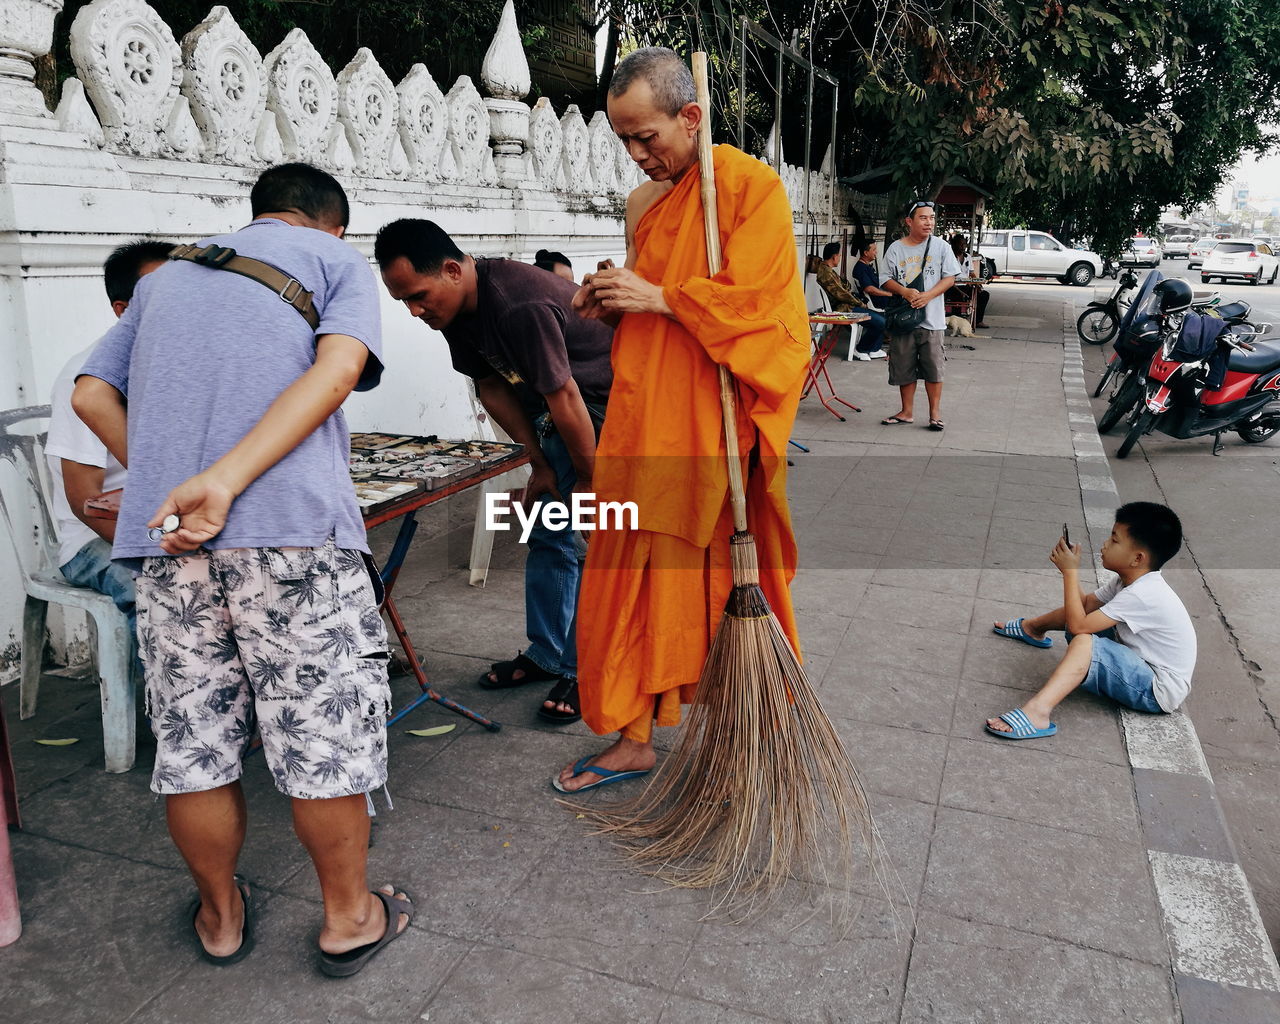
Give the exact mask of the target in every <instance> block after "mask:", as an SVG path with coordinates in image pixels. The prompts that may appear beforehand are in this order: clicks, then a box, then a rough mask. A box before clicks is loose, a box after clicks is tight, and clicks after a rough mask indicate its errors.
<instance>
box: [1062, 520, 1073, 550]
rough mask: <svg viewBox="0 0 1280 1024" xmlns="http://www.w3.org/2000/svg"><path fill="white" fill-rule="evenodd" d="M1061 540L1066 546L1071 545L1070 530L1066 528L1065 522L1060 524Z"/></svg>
mask: <svg viewBox="0 0 1280 1024" xmlns="http://www.w3.org/2000/svg"><path fill="white" fill-rule="evenodd" d="M1062 542H1063V543H1064V544H1066V546H1067V547H1071V532H1070V531H1069V530H1068V529H1067V524H1066V523H1063V524H1062Z"/></svg>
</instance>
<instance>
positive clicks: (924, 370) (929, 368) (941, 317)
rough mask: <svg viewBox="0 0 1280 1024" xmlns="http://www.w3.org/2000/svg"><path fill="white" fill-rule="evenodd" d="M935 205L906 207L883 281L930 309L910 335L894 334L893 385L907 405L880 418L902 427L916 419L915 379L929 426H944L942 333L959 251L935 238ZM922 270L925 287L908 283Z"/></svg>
mask: <svg viewBox="0 0 1280 1024" xmlns="http://www.w3.org/2000/svg"><path fill="white" fill-rule="evenodd" d="M934 222H935V216H934V211H933V203H931V202H928V201H926V200H916V201H915V202H913V203H912V204H911V205H910V206H908V207H907V212H906V215H905V217H904V219H903V223H904V224H905V225H906V228H907V237H906V238H900V239H898V240H897V241H896V242H893V243H891V244H890V245H889V248H888V249H886V250H885V254H884V265H885V271H884V274H883V275H882V276H881V279H880V283H881V285H882V286H883V287H884V289H885V290H886V291H889V292H892V293H893V294H894V295H896V296H898V297H899V298H902V299H905V300H906V301H907V302H909V303H910V304H911V306H912V307H913V308H915V309H919V308H921V307H922V306H923V307H924V309H925V318H924V321H923V322H922V323H921V324H920V326H919V327H917V328H915V329H914V330H912V331H910V332H909V333H905V334H894V333H892V332H890V334H889V383H890V384H891V385H894V386H896V387H897V388H898V390H899V392H900V394H901V396H902V406H901V408H899V410H898V411H897V412H896V413H894V414H893V415H891V416H886V417H885V418H884V419H882V420H881V421H880V422H881V423H882V424H884V425H885V426H897V425H900V424H903V423H911V422H913V417H914V415H915V413H914V411H913V408H912V407H913V405H914V404H915V397H916V381H918V380H923V381H924V390H925V394H927V395H928V396H929V429H930V430H941V429H942V428H943V426H944V424H943V422H942V364H943V359H944V355H943V348H942V336H943V332H944V331H945V330H946V327H947V321H946V303H945V300H944V299H943V297H942V296H943V294H944V293H945V292H946V290H947V289H948V288H950V287H951V286H952V285H953V284H954V283H955V280H956V278H957V277H958V276H959V274H960V264H959V263H957V262H956V257H955V253H953V252H952V251H951V247H950V246H949V245H947V243H946V242H944V241H942V239H939V238H934V237H933V229H934ZM922 273H923V275H924V282H923V284H924V290H923V291H919V290H917V289H914V288H910V287H908V285H910V284H911V283H913V282H914V281H915V279H916V278H917V277H918V276H920V275H921V274H922Z"/></svg>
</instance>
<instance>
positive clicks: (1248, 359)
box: [1116, 312, 1280, 459]
mask: <svg viewBox="0 0 1280 1024" xmlns="http://www.w3.org/2000/svg"><path fill="white" fill-rule="evenodd" d="M1178 319H1179V322H1178V323H1177V324H1176V326H1174V325H1171V329H1170V330H1168V331H1166V332H1165V334H1164V336H1163V339H1162V342H1161V346H1160V351H1159V352H1158V353H1156V355H1154V356H1152V358H1151V362H1150V364H1149V365H1148V367H1147V370H1146V374H1145V384H1146V387H1145V394H1144V396H1143V404H1142V405H1141V406H1139V407H1138V410H1137V411H1136V412H1135V413H1134V415H1133V418H1132V419H1131V420H1130V425H1129V431H1128V433H1127V434H1126V435H1125V439H1124V441H1123V442H1122V443H1121V445H1120V447H1119V448H1118V449H1117V450H1116V458H1119V459H1123V458H1126V457H1128V455H1129V453H1130V452H1131V451H1132V450H1133V446H1134V445H1135V444H1137V442H1138V440H1139V439H1140V438H1142V437H1144V436H1145V435H1147V434H1149V433H1150V432H1151V431H1152V430H1158V431H1160V433H1162V434H1167V435H1168V436H1170V437H1176V438H1183V439H1185V438H1190V437H1203V436H1204V435H1206V434H1213V435H1214V438H1213V454H1214V455H1217V454H1218V452H1219V451H1221V450H1222V437H1221V435H1222V434H1223V432H1225V431H1228V430H1234V431H1235V432H1236V433H1237V434H1239V435H1240V438H1241V440H1243V441H1245V442H1246V443H1248V444H1260V443H1262V442H1263V441H1266V440H1267V439H1268V438H1271V437H1274V436H1275V435H1276V434H1277V433H1280V341H1261V342H1256V341H1255V342H1250V340H1249V339H1251V338H1256V337H1258V336H1259V335H1261V334H1263V333H1265V331H1266V330H1267V329H1269V328H1270V326H1271V325H1270V324H1260V325H1246V324H1237V325H1226V324H1222V323H1221V322H1220V321H1215V322H1211V323H1205V322H1204V321H1206V320H1209V319H1210V318H1208V317H1206V316H1204V315H1202V314H1197V313H1193V312H1189V313H1187V314H1184V315H1183V316H1181V317H1179V318H1178Z"/></svg>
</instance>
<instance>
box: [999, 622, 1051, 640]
mask: <svg viewBox="0 0 1280 1024" xmlns="http://www.w3.org/2000/svg"><path fill="white" fill-rule="evenodd" d="M1012 621H1013V620H1012V619H1006V620H1005V621H1004V622H1000V621H996V622H993V623H992V624H991V625H993V626H994V627H995V628H996V629H1004V628H1005V627H1006V626H1007V625H1009V623H1010V622H1012ZM1022 632H1024V633H1026V634H1027V636H1029V637H1031V639H1032V640H1043V639H1044V638H1045V637H1046V636H1048V634H1049V631H1048V630H1047V629H1041V630H1035V629H1032V628H1031V627H1030V626H1028V625H1027V620H1026V619H1023V620H1022Z"/></svg>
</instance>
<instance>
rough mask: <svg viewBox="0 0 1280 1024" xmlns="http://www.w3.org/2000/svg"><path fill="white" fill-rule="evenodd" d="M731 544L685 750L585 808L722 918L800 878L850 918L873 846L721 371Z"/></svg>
mask: <svg viewBox="0 0 1280 1024" xmlns="http://www.w3.org/2000/svg"><path fill="white" fill-rule="evenodd" d="M693 75H694V80H695V83H696V86H697V96H698V103H699V104H700V105H701V107H702V110H703V118H702V127H701V129H700V130H699V137H698V160H699V165H700V168H701V174H702V206H703V219H704V224H705V227H706V244H707V264H708V268H709V271H710V274H711V276H715V274H717V273H718V272H719V271H720V267H721V262H722V261H721V251H720V230H719V222H718V219H717V212H716V186H715V171H714V167H713V164H712V151H711V131H710V112H711V104H710V91H709V88H708V82H707V56H706V54H705V53H695V54H694V55H693ZM720 403H721V406H722V408H723V412H724V432H725V443H726V453H727V456H728V468H729V494H730V504H731V506H732V511H733V525H734V534H733V538H732V540H731V541H730V555H731V563H732V569H733V590H732V592H731V593H730V595H729V600H728V602H727V604H726V607H725V612H724V617H723V619H722V620H721V622H720V626H719V628H718V629H717V631H716V634H715V637H714V639H713V641H712V643H711V648H710V650H709V651H708V653H707V660H706V663H705V665H704V666H703V669H702V676H701V678H700V679H699V681H698V687H697V691H696V695H695V697H694V701H693V704H692V705H690V707H689V710H688V714H687V717H686V722H685V727H684V729H683V730H682V732H681V734H680V738H679V740H678V742H677V744H676V747H675V749H674V750H673V751H672V752H671V754H670V755H669V756H668V757H667V758H666V760H665V761H664V762H663V764H662V765H661V766H660V767H659V769H658V770H657V771H656V772H655V773H654V775H653V776H652V777H651V780H650V782H649V785H648V786H647V787H646V789H645V791H644V793H642V794H641V795H640V796H639V797H638V798H637V799H635V800H634V801H630V802H628V803H625V804H620V805H615V806H613V807H606V808H599V807H592V808H587V807H582V806H580V807H579V808H578V809H579V810H581V811H583V812H584V813H585V814H587V815H588V816H589V817H590V818H592V819H594V821H595V822H597V823H598V824H599V826H600V832H601V833H603V834H607V835H611V836H612V837H614V838H615V839H617V840H618V841H619V843H620V844H621V845H622V846H623V848H624V849H625V850H626V851H627V853H628V854H629V856H630V857H631V858H632V859H633V860H634V861H635V862H636V863H637V864H638V865H639V866H640V867H641V869H642V870H645V871H647V872H648V873H650V874H652V875H655V876H656V877H658V878H660V879H662V880H663V881H665V882H667V883H669V884H671V885H675V886H681V887H690V888H702V887H711V888H715V889H717V890H718V897H717V900H716V902H715V906H714V907H713V910H712V913H716V912H717V911H724V912H727V913H728V914H729V915H730V916H732V917H738V918H741V917H746V916H749V915H750V914H752V913H753V912H755V911H758V910H760V909H762V908H763V907H764V905H765V904H766V902H767V901H768V899H769V898H770V897H771V896H774V895H776V894H777V893H778V891H779V890H780V888H781V886H782V885H783V884H785V883H786V882H787V881H788V880H789V879H792V878H798V879H801V880H804V881H809V882H816V883H819V884H820V885H823V886H826V887H829V889H830V890H831V892H830V896H831V900H832V904H833V906H835V907H837V908H839V907H842V906H843V907H846V908H847V907H848V905H849V902H850V901H849V900H848V899H847V894H848V893H849V891H850V889H851V887H852V883H853V882H854V879H855V873H856V871H857V868H858V864H859V862H861V861H863V858H862V857H861V856H859V854H860V853H861V852H865V853H866V854H867V858H866V862H867V863H870V852H871V844H872V836H873V827H872V824H871V818H870V812H869V809H868V807H867V800H866V795H865V793H864V792H863V789H862V785H861V783H860V782H859V780H858V775H857V770H856V769H855V768H854V765H853V762H852V761H851V760H850V758H849V755H848V754H847V753H846V752H845V749H844V745H843V744H842V743H841V741H840V738H839V737H838V736H837V735H836V732H835V730H834V729H833V728H832V725H831V722H830V720H829V719H828V718H827V716H826V713H825V712H824V711H823V710H822V706H821V705H820V703H819V702H818V697H817V694H816V693H815V692H814V689H813V687H812V686H811V685H810V684H809V680H808V678H807V677H806V675H805V672H804V669H803V668H802V667H801V666H800V663H799V661H798V659H797V658H796V654H795V651H793V650H792V647H791V644H790V642H789V641H788V639H787V636H786V634H785V633H784V632H783V630H782V626H781V625H780V624H779V622H778V619H777V617H776V616H775V615H774V614H773V612H772V611H771V610H770V608H769V603H768V600H767V599H766V597H765V594H764V591H763V590H761V588H760V572H759V567H758V564H757V558H756V545H755V539H754V538H753V537H752V536H751V534H750V533H749V532H748V530H747V505H746V496H745V492H744V487H743V480H742V461H741V459H740V458H739V457H738V431H737V416H736V410H735V405H736V402H735V388H734V380H733V377H732V376H731V374H730V373H729V371H728V369H727V368H726V367H725V366H723V365H721V366H720Z"/></svg>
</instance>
